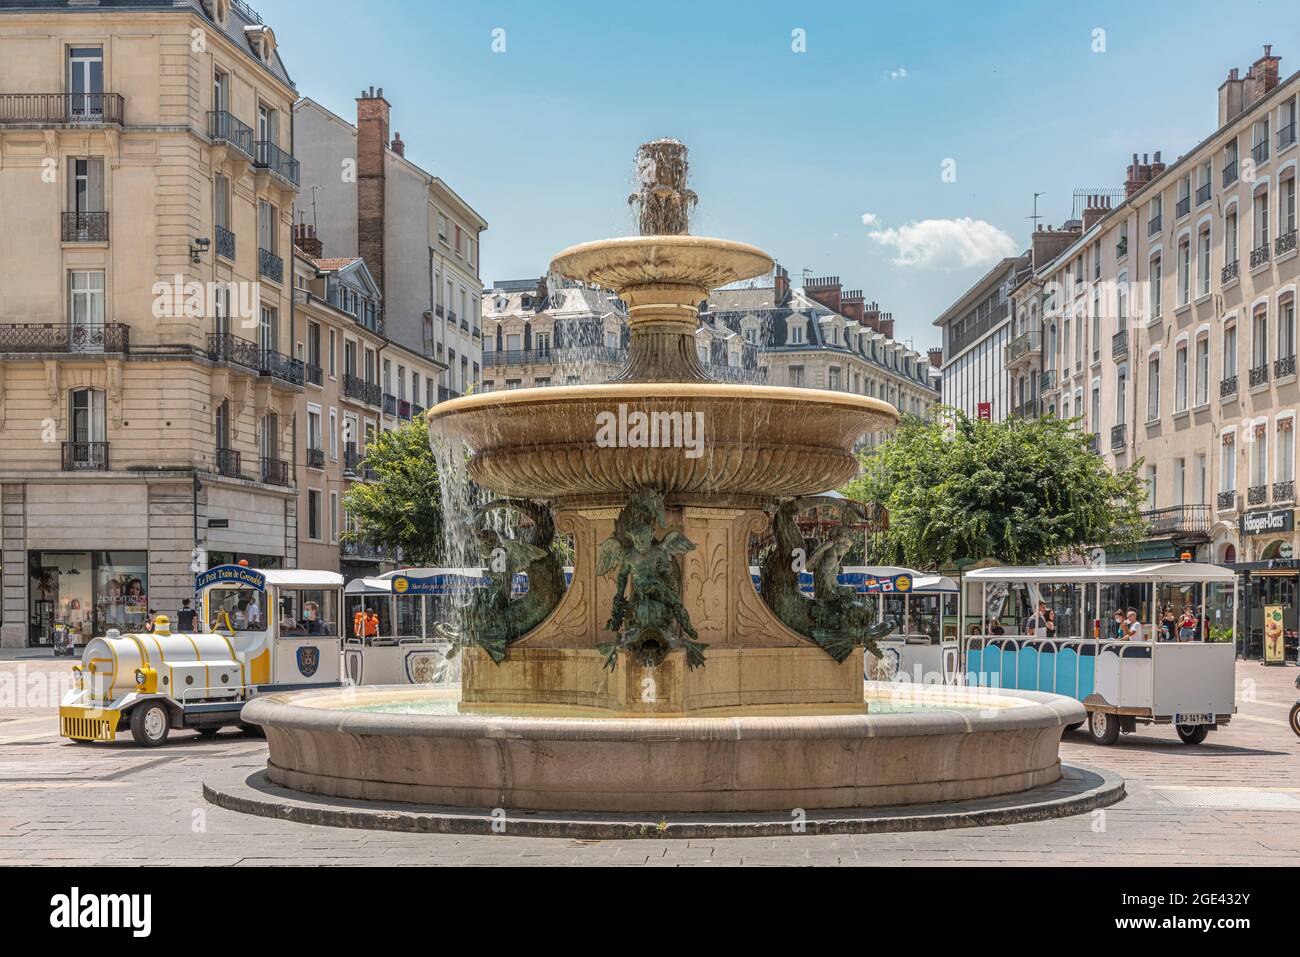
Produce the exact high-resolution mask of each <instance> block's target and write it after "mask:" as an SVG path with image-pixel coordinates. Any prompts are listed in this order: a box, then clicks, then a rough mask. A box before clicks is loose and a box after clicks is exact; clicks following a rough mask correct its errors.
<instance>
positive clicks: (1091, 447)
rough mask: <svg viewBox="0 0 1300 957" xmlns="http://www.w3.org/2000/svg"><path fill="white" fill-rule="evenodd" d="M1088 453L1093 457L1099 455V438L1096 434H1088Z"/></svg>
mask: <svg viewBox="0 0 1300 957" xmlns="http://www.w3.org/2000/svg"><path fill="white" fill-rule="evenodd" d="M1088 451H1089V452H1091V453H1092V454H1093V455H1100V454H1101V436H1100V435H1099V434H1098V433H1096V432H1090V433H1089V434H1088Z"/></svg>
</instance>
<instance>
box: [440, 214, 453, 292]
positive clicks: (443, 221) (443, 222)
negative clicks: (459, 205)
mask: <svg viewBox="0 0 1300 957" xmlns="http://www.w3.org/2000/svg"><path fill="white" fill-rule="evenodd" d="M438 240H439V241H440V242H441V243H442V244H443V245H446V243H447V217H446V216H444V215H442V213H439V214H438ZM448 285H451V284H450V283H448Z"/></svg>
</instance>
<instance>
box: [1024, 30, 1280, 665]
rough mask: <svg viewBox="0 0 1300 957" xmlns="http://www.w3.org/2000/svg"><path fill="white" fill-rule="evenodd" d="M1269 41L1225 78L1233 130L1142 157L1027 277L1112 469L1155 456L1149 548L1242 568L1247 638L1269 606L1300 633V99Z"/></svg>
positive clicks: (1028, 301) (1227, 120) (1064, 403)
mask: <svg viewBox="0 0 1300 957" xmlns="http://www.w3.org/2000/svg"><path fill="white" fill-rule="evenodd" d="M1279 60H1280V58H1279V57H1277V56H1274V55H1273V54H1272V51H1271V49H1270V48H1269V47H1267V46H1266V47H1265V48H1264V53H1263V55H1262V56H1261V57H1259V58H1258V59H1257V60H1256V61H1255V63H1254V64H1253V65H1252V66H1251V67H1250V69H1249V70H1248V71H1247V73H1246V75H1245V76H1241V75H1240V73H1239V71H1238V70H1235V69H1234V70H1233V71H1232V72H1231V73H1230V74H1229V76H1228V78H1227V79H1226V80H1225V81H1224V83H1223V84H1222V85H1221V86H1220V87H1219V125H1218V128H1217V129H1216V130H1215V131H1214V132H1213V133H1211V134H1210V135H1209V136H1208V137H1206V138H1205V139H1204V140H1203V141H1201V142H1200V143H1199V144H1197V145H1195V146H1194V147H1193V148H1191V149H1190V150H1188V151H1187V152H1186V153H1185V154H1184V155H1183V156H1181V157H1180V158H1179V159H1177V160H1176V161H1175V162H1172V163H1169V164H1165V163H1164V162H1162V161H1161V159H1160V154H1159V153H1156V154H1155V155H1154V157H1153V158H1152V159H1151V160H1150V161H1148V160H1147V159H1146V158H1145V157H1144V158H1143V159H1142V160H1141V161H1139V159H1138V157H1137V156H1136V154H1135V155H1134V157H1133V162H1132V163H1131V164H1130V166H1129V168H1128V174H1127V178H1126V182H1125V198H1124V199H1123V201H1122V202H1120V203H1118V204H1117V205H1116V206H1115V207H1114V208H1113V209H1109V210H1099V211H1097V213H1096V214H1095V216H1094V217H1093V221H1092V222H1089V223H1087V224H1086V225H1085V228H1083V229H1082V230H1081V231H1080V234H1079V236H1078V237H1077V239H1076V240H1075V241H1074V242H1073V243H1071V245H1070V246H1069V247H1068V248H1066V249H1065V250H1063V251H1062V252H1061V253H1060V255H1059V256H1057V257H1056V258H1055V259H1054V260H1053V261H1052V262H1050V263H1048V264H1046V265H1045V266H1044V267H1043V268H1041V269H1039V270H1037V271H1036V273H1035V276H1034V281H1033V283H1027V284H1025V285H1024V286H1022V287H1021V290H1020V291H1019V293H1018V295H1017V298H1016V300H1015V303H1016V304H1015V308H1016V309H1017V310H1018V309H1019V308H1020V307H1021V306H1024V307H1026V308H1027V309H1028V308H1032V306H1033V305H1034V303H1035V302H1037V303H1038V304H1040V305H1041V315H1042V317H1043V319H1042V330H1043V334H1044V336H1045V339H1046V341H1047V342H1048V343H1051V344H1052V345H1049V347H1048V349H1047V351H1046V353H1045V356H1044V361H1045V362H1046V363H1048V364H1049V367H1050V368H1052V369H1054V370H1058V371H1059V374H1058V375H1057V377H1056V380H1055V381H1054V382H1053V383H1052V388H1048V389H1044V396H1043V401H1044V409H1045V411H1049V412H1054V413H1055V414H1058V415H1061V416H1071V417H1074V416H1079V417H1081V419H1082V421H1083V423H1084V427H1085V428H1086V429H1088V430H1089V431H1090V432H1091V433H1092V434H1093V436H1094V442H1095V443H1096V447H1097V450H1098V452H1099V453H1100V454H1102V455H1103V456H1105V457H1106V459H1107V461H1108V462H1109V463H1110V464H1111V465H1112V466H1114V467H1115V468H1123V467H1126V466H1129V465H1132V464H1134V463H1137V462H1139V461H1140V462H1141V469H1142V471H1143V474H1144V476H1145V477H1146V480H1147V486H1148V490H1149V491H1148V503H1147V504H1148V509H1149V512H1148V517H1149V519H1150V523H1151V532H1150V540H1149V541H1148V542H1146V543H1144V545H1143V548H1142V554H1144V555H1164V556H1175V555H1177V554H1180V553H1181V552H1183V551H1192V552H1193V553H1194V554H1195V555H1196V556H1197V557H1200V558H1204V559H1207V560H1213V561H1216V562H1221V563H1225V564H1229V565H1232V566H1234V567H1236V568H1237V569H1238V570H1239V571H1240V572H1241V573H1242V574H1243V576H1244V581H1245V586H1246V590H1245V596H1246V603H1245V604H1246V610H1247V619H1246V620H1245V621H1244V622H1243V623H1244V624H1245V625H1246V628H1247V633H1248V634H1249V635H1250V636H1251V638H1250V643H1248V646H1247V647H1248V648H1251V647H1256V650H1257V645H1258V642H1259V638H1260V635H1261V634H1262V609H1263V606H1264V605H1265V604H1279V605H1283V606H1284V607H1285V608H1286V609H1287V611H1286V614H1287V616H1288V618H1287V629H1288V630H1290V631H1292V632H1294V630H1295V629H1296V615H1297V608H1298V607H1300V602H1297V600H1296V599H1297V591H1298V590H1300V589H1298V584H1300V577H1298V576H1297V571H1296V568H1295V565H1294V560H1293V559H1292V555H1293V554H1294V550H1295V548H1296V546H1297V540H1296V532H1295V506H1296V498H1295V467H1296V449H1295V430H1294V423H1295V415H1296V408H1297V405H1298V404H1300V384H1298V383H1297V377H1296V317H1295V296H1296V284H1297V277H1298V276H1300V259H1298V257H1297V244H1296V236H1297V232H1296V229H1297V223H1296V168H1297V159H1298V158H1300V149H1297V135H1296V134H1297V108H1298V103H1297V96H1298V95H1300V74H1293V75H1291V76H1290V77H1288V78H1286V79H1285V80H1280V78H1279Z"/></svg>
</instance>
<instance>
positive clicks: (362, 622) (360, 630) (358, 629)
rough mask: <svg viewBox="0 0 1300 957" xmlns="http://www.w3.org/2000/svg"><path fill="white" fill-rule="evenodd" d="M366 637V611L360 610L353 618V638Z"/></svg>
mask: <svg viewBox="0 0 1300 957" xmlns="http://www.w3.org/2000/svg"><path fill="white" fill-rule="evenodd" d="M365 636H366V610H365V609H364V608H358V609H357V613H356V614H355V615H353V616H352V637H354V638H364V637H365Z"/></svg>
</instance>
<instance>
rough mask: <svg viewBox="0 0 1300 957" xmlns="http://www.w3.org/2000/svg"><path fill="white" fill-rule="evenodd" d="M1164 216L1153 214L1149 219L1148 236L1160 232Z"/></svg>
mask: <svg viewBox="0 0 1300 957" xmlns="http://www.w3.org/2000/svg"><path fill="white" fill-rule="evenodd" d="M1163 218H1164V217H1162V216H1152V217H1151V218H1150V219H1148V220H1147V235H1148V236H1154V235H1156V233H1158V232H1160V227H1161V225H1162V223H1161V221H1162V219H1163Z"/></svg>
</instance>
